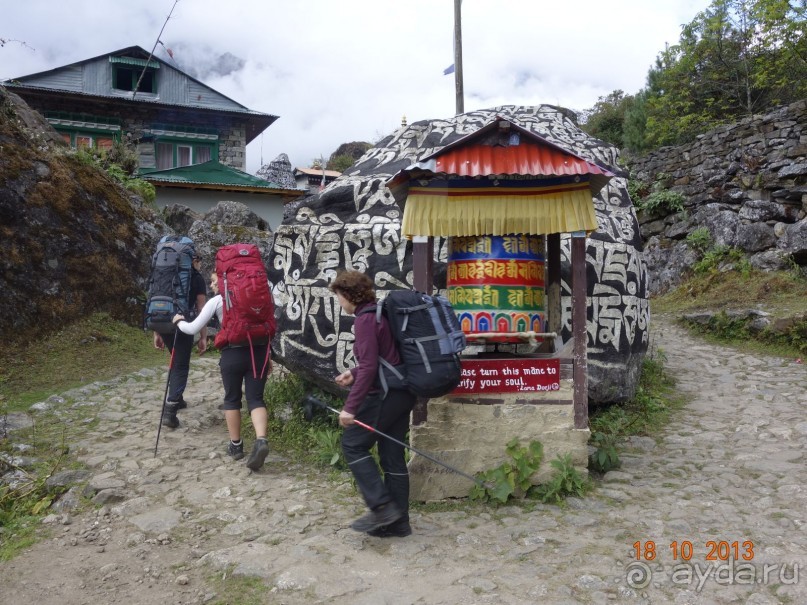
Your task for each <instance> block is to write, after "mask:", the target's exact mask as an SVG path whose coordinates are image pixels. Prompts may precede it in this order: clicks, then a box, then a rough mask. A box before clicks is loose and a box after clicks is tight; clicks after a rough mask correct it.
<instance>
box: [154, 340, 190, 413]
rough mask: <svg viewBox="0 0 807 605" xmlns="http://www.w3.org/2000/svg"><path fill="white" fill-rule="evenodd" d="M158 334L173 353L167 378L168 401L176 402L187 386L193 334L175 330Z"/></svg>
mask: <svg viewBox="0 0 807 605" xmlns="http://www.w3.org/2000/svg"><path fill="white" fill-rule="evenodd" d="M160 336H161V337H162V339H163V342H164V343H165V346H166V348H167V349H168V351H169V352H170V353H173V355H174V361H173V363H172V365H171V376H170V377H169V379H168V403H177V402H178V401H179V400H181V399H182V394H183V393H184V392H185V387H186V386H188V372H189V371H190V368H191V352H192V351H193V334H185V332H182V331H181V330H177V331H176V332H170V333H168V334H160Z"/></svg>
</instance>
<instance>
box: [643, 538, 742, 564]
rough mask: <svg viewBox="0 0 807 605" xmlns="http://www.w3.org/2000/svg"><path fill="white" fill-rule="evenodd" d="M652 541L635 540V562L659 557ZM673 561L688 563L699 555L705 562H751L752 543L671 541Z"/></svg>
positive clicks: (669, 544) (656, 546)
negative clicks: (730, 560) (731, 560)
mask: <svg viewBox="0 0 807 605" xmlns="http://www.w3.org/2000/svg"><path fill="white" fill-rule="evenodd" d="M660 547H663V545H658V544H656V542H655V541H654V540H637V541H636V542H634V543H633V554H634V557H635V558H636V560H637V561H655V560H656V558H657V557H659V556H661V553H660V552H659V548H660ZM667 548H669V550H670V553H671V555H672V560H673V561H689V560H690V559H692V557H693V556H695V557H696V558H697V559H700V558H701V555H702V556H703V558H704V559H705V560H706V561H728V560H729V559H734V560H735V561H740V560H742V561H752V560H753V559H754V543H753V542H752V541H751V540H706V541H705V542H703V543H702V544H701V543H698V542H696V541H693V540H673V541H671V542H669V543H668V544H667Z"/></svg>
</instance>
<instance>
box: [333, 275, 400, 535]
mask: <svg viewBox="0 0 807 605" xmlns="http://www.w3.org/2000/svg"><path fill="white" fill-rule="evenodd" d="M329 287H330V290H331V291H332V292H333V293H334V294H336V298H337V299H338V300H339V304H340V305H341V306H342V309H343V310H344V312H345V313H347V314H348V315H354V316H355V317H356V319H355V321H354V322H353V332H354V342H353V356H354V357H355V358H356V367H354V368H352V369H350V370H347V371H345V372H342V373H341V374H340V375H339V376H337V377H336V378H335V382H336V384H338V385H339V386H343V387H350V393H349V395H348V397H347V400H346V401H345V405H344V407H343V409H342V411H341V413H340V414H339V424H340V425H341V426H342V427H344V429H345V431H344V433H343V434H342V451H343V452H344V454H345V459H346V460H347V463H348V465H349V466H350V470H351V472H352V473H353V476H354V477H355V479H356V485H357V486H358V487H359V491H360V492H361V494H362V496H363V497H364V501H365V502H366V503H367V506H368V507H369V508H370V512H369V513H367V514H366V515H364V516H363V517H360V518H359V519H357V520H356V521H354V522H353V523H352V524H351V525H350V526H351V527H352V528H353V529H355V530H356V531H361V532H366V533H368V534H370V535H371V536H376V537H381V538H388V537H404V536H408V535H410V534H411V533H412V527H411V526H410V524H409V471H408V469H407V468H406V457H405V455H404V453H405V448H404V447H403V446H401V445H399V444H396V443H393V442H392V441H390V440H388V439H381V440H379V438H378V435H376V433H374V432H371V431H368V430H366V429H363V428H361V427H360V426H358V425H357V424H355V423H354V420H359V421H361V422H364V423H365V424H368V425H370V426H372V427H375V428H376V429H378V430H379V431H381V432H384V433H387V434H388V435H390V436H391V437H394V438H395V439H397V440H399V441H404V440H405V439H406V433H407V431H408V430H409V414H410V413H411V411H412V408H413V407H414V406H415V396H414V395H413V394H412V393H410V392H409V391H404V390H397V389H390V390H389V391H388V392H387V395H386V397H385V396H384V393H383V392H382V390H381V388H380V385H379V380H378V366H379V363H378V358H379V357H383V358H384V359H386V360H387V361H388V362H390V363H391V364H393V365H398V364H399V363H400V357H399V356H398V350H397V349H396V348H395V339H394V337H393V335H392V332H391V330H390V326H389V322H387V318H386V317H383V316H382V318H381V321H380V322H378V321H377V320H376V313H375V309H376V297H375V290H374V289H373V281H372V279H370V278H369V277H368V276H367V275H365V274H364V273H360V272H359V271H344V272H342V273H339V274H338V275H337V276H336V278H335V279H334V280H333V281H332V282H331V284H330V286H329ZM376 442H378V455H379V458H380V462H381V468H382V470H383V471H384V478H383V480H382V478H381V474H380V473H379V472H378V466H377V465H376V463H375V460H373V457H372V455H371V454H370V449H371V448H372V447H373V445H374V444H375V443H376Z"/></svg>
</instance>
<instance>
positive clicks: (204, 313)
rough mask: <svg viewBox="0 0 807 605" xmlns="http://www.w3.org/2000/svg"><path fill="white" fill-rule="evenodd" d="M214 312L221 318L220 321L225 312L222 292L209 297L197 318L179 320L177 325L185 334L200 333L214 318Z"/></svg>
mask: <svg viewBox="0 0 807 605" xmlns="http://www.w3.org/2000/svg"><path fill="white" fill-rule="evenodd" d="M214 313H215V314H216V317H218V318H219V321H221V318H222V315H223V313H224V310H223V306H222V302H221V294H216V295H215V296H214V297H213V298H209V299H208V300H207V302H206V303H205V306H204V307H202V310H201V311H200V312H199V315H197V316H196V319H194V320H193V321H191V322H188V321H185V320H181V321H178V322H177V327H178V328H179V329H180V330H182V331H183V332H184V333H185V334H198V333H199V332H201V331H202V328H204V327H205V326H206V325H207V322H209V321H210V320H211V319H212V317H213V314H214Z"/></svg>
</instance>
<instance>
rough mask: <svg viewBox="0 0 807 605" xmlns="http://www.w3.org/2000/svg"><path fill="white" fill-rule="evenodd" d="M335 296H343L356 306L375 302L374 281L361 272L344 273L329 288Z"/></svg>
mask: <svg viewBox="0 0 807 605" xmlns="http://www.w3.org/2000/svg"><path fill="white" fill-rule="evenodd" d="M328 288H329V289H330V291H331V292H333V293H334V294H341V295H342V296H344V297H345V298H346V299H348V301H350V302H351V303H353V304H354V305H360V304H362V303H365V302H372V301H374V300H375V290H374V289H373V280H372V279H370V278H369V277H367V276H366V275H365V274H364V273H361V272H360V271H342V272H340V273H339V274H338V275H337V276H336V277H335V278H334V280H333V281H332V282H331V283H330V285H329V286H328Z"/></svg>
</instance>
